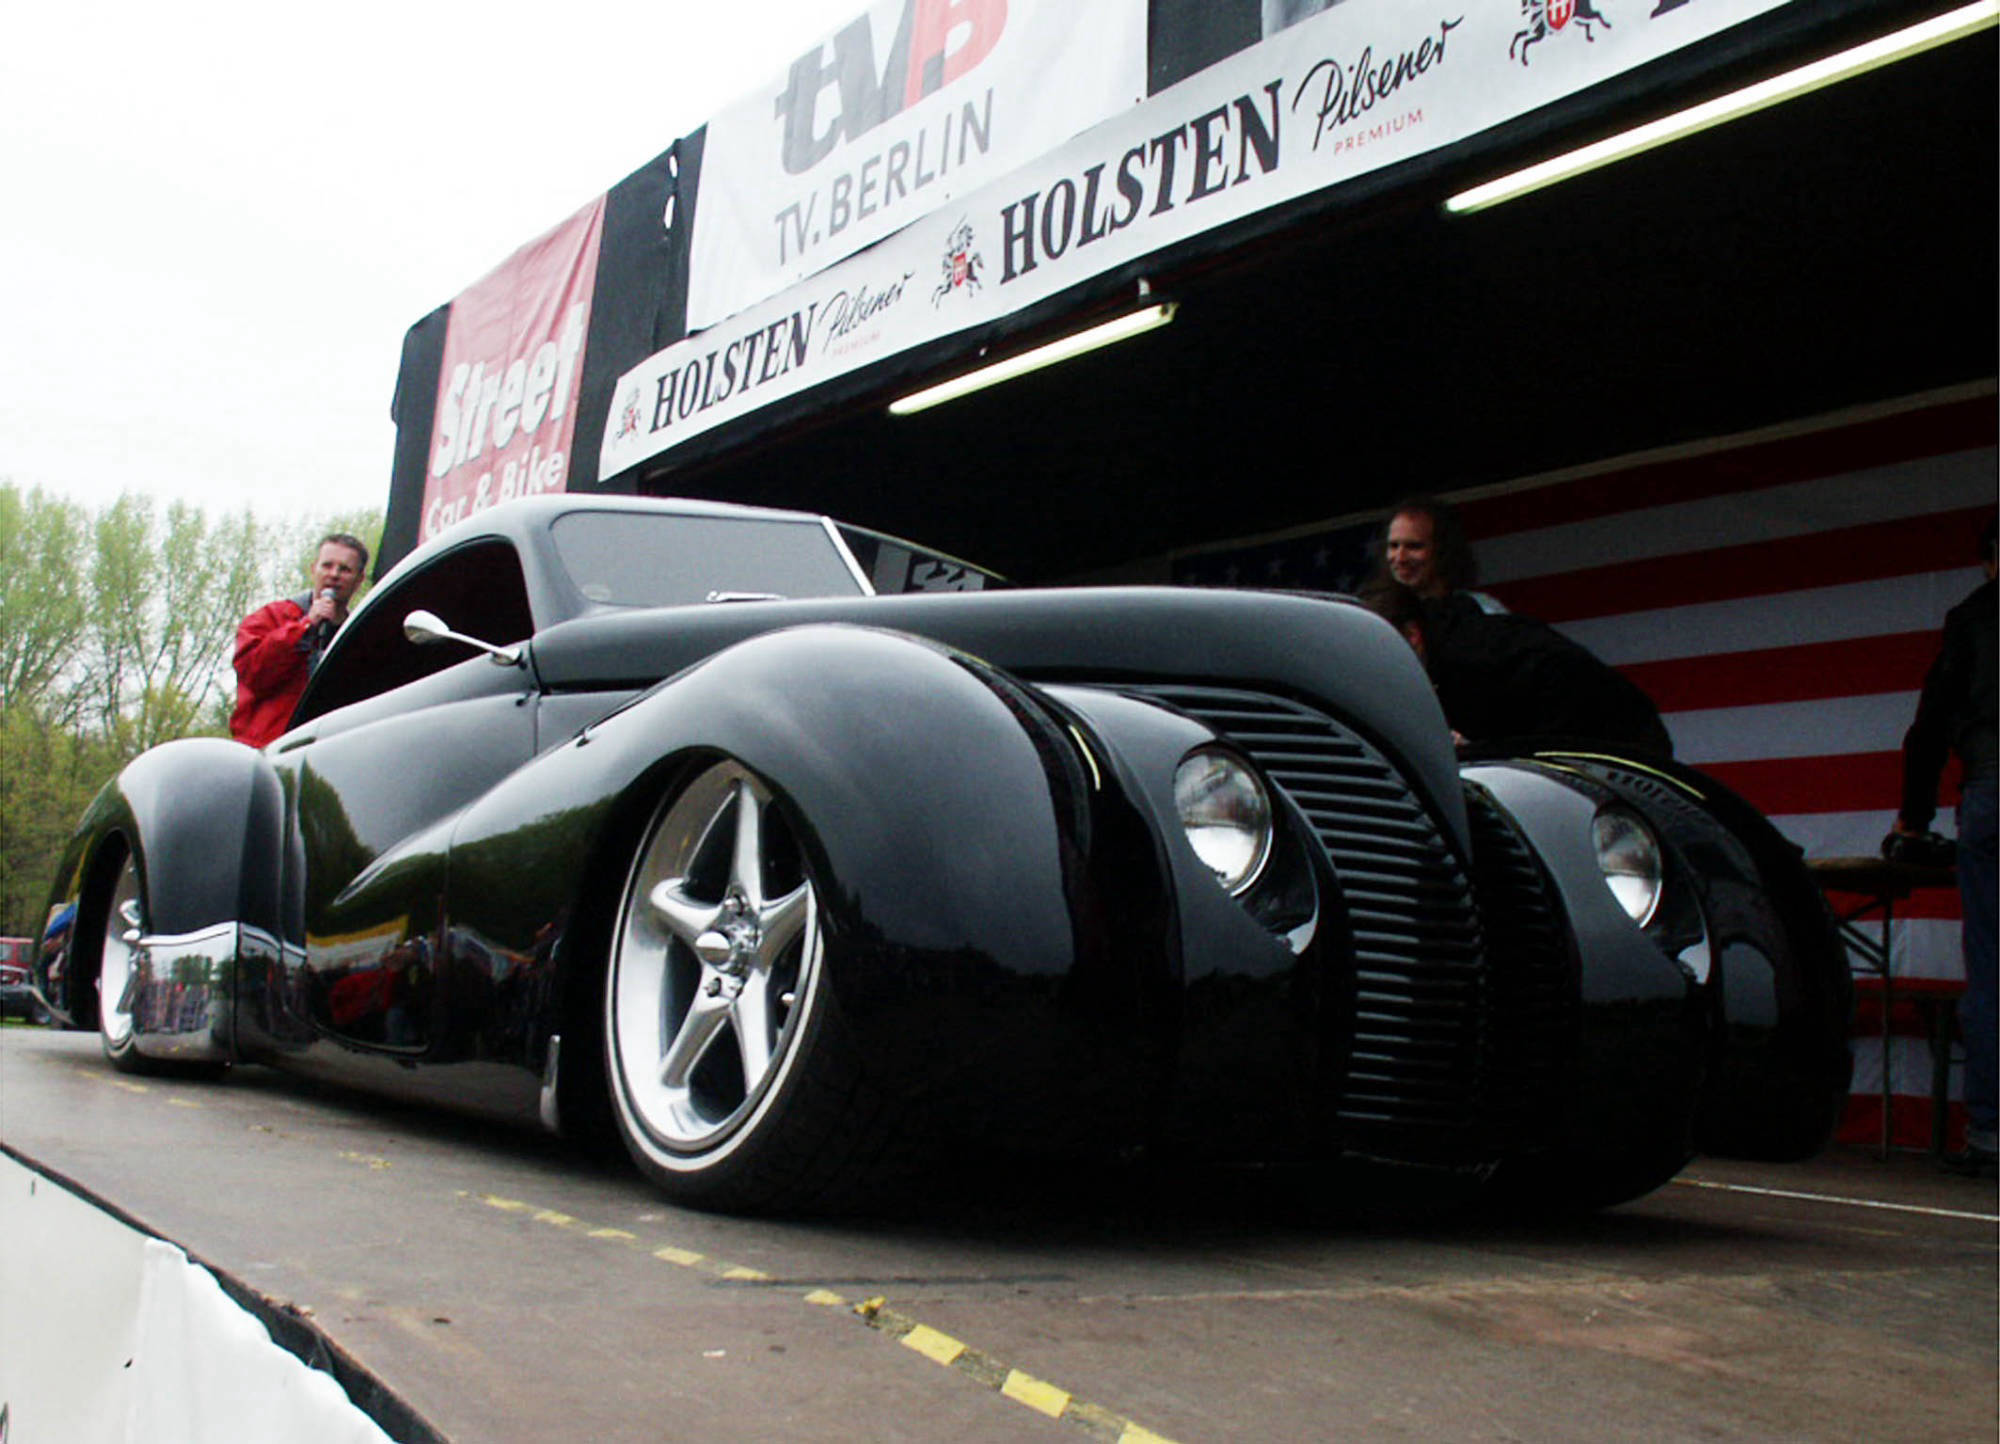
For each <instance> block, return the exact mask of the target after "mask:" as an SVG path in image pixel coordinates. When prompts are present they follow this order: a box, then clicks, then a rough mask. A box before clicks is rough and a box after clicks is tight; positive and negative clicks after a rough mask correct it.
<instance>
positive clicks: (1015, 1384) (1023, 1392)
mask: <svg viewBox="0 0 2000 1444" xmlns="http://www.w3.org/2000/svg"><path fill="white" fill-rule="evenodd" d="M1000 1392H1001V1393H1003V1394H1005V1395H1006V1396H1007V1397H1008V1398H1010V1399H1012V1400H1014V1401H1015V1402H1016V1403H1020V1404H1026V1405H1027V1406H1028V1407H1029V1408H1030V1409H1033V1410H1034V1411H1035V1412H1036V1413H1037V1414H1046V1415H1048V1416H1049V1417H1050V1418H1051V1419H1060V1418H1062V1411H1063V1410H1065V1409H1067V1408H1068V1407H1069V1390H1067V1389H1058V1388H1057V1387H1056V1386H1055V1385H1054V1384H1049V1383H1045V1382H1043V1381H1042V1380H1040V1379H1037V1378H1036V1377H1035V1376H1034V1375H1033V1374H1024V1373H1022V1372H1021V1371H1020V1370H1019V1369H1014V1370H1011V1371H1009V1373H1008V1375H1007V1382H1006V1383H1004V1384H1002V1385H1001V1386H1000Z"/></svg>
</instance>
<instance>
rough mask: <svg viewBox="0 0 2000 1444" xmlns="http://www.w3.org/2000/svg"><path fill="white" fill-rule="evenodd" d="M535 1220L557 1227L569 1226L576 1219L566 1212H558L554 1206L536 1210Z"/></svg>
mask: <svg viewBox="0 0 2000 1444" xmlns="http://www.w3.org/2000/svg"><path fill="white" fill-rule="evenodd" d="M535 1222H536V1223H546V1224H550V1225H553V1226H554V1227H556V1228H568V1227H569V1226H570V1225H571V1224H573V1223H575V1222H576V1220H575V1219H573V1218H571V1217H570V1216H569V1215H568V1214H566V1213H557V1212H556V1211H555V1210H554V1209H552V1208H538V1209H536V1210H535Z"/></svg>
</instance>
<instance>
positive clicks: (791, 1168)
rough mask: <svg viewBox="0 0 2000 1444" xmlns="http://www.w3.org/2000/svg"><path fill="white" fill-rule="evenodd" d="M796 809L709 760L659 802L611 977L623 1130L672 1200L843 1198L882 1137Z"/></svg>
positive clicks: (608, 1033)
mask: <svg viewBox="0 0 2000 1444" xmlns="http://www.w3.org/2000/svg"><path fill="white" fill-rule="evenodd" d="M801 841H802V835H801V832H800V830H799V826H798V824H797V822H796V821H795V820H794V819H793V818H791V817H790V816H789V815H788V814H787V811H786V809H785V808H784V807H783V806H782V805H780V804H779V802H778V801H777V798H776V796H775V794H774V792H773V790H772V789H771V787H770V786H769V785H768V784H767V783H766V782H765V781H764V780H763V779H761V778H759V777H758V776H757V775H756V774H754V773H752V772H750V771H749V770H748V769H747V768H744V767H742V766H741V765H739V764H737V763H735V762H733V761H729V760H726V759H724V760H717V761H714V762H712V763H710V764H709V765H707V766H705V767H702V768H701V769H699V770H698V771H697V772H696V773H695V774H694V775H693V776H692V777H691V778H690V779H689V780H687V781H686V783H685V785H683V786H681V787H679V788H678V789H677V790H676V791H675V792H673V793H672V794H671V795H669V796H668V797H667V798H666V799H665V800H664V801H663V802H662V803H661V805H660V806H659V807H658V808H657V809H656V810H655V812H654V813H653V816H652V818H651V820H650V822H649V823H648V824H647V826H646V827H645V829H644V831H643V833H642V834H641V837H640V841H639V843H638V846H637V848H636V850H635V852H634V856H633V861H632V867H631V871H630V873H629V875H628V877H627V881H626V885H625V888H624V892H623V895H622V897H621V899H620V901H619V905H618V911H617V917H616V921H615V924H614V928H613V931H612V935H611V941H610V957H609V962H608V966H607V967H606V969H605V979H604V1014H603V1017H604V1039H605V1062H606V1073H607V1078H608V1082H609V1091H610V1094H611V1102H612V1110H613V1113H614V1116H615V1121H616V1124H617V1127H618V1131H619V1133H620V1135H621V1136H622V1138H623V1140H624V1143H625V1146H626V1148H627V1150H628V1151H629V1152H630V1153H631V1155H632V1157H633V1159H634V1161H635V1162H636V1163H637V1164H638V1166H639V1168H640V1170H641V1171H642V1172H643V1173H645V1175H646V1176H647V1177H648V1178H649V1179H651V1180H652V1182H653V1183H654V1184H655V1185H657V1186H658V1187H659V1188H660V1189H661V1190H662V1191H663V1192H665V1193H666V1194H668V1195H669V1196H670V1197H672V1198H674V1199H675V1200H676V1201H678V1202H682V1203H688V1204H693V1205H696V1206H699V1207H704V1208H716V1209H731V1210H748V1211H777V1210H784V1211H793V1210H816V1209H825V1208H830V1207H842V1208H845V1207H851V1206H853V1205H854V1204H856V1203H857V1202H859V1201H861V1200H862V1199H864V1198H865V1196H866V1191H867V1186H868V1179H869V1177H870V1176H871V1171H872V1163H873V1160H874V1158H875V1156H876V1155H877V1154H878V1153H879V1152H880V1148H881V1144H882V1142H883V1141H884V1140H885V1139H886V1137H887V1134H888V1110H887V1109H886V1108H885V1107H883V1106H882V1105H881V1102H880V1100H879V1099H876V1098H873V1097H871V1092H870V1090H869V1089H868V1087H867V1086H866V1082H865V1080H864V1078H863V1076H862V1072H861V1069H860V1067H859V1062H858V1056H857V1053H858V1050H856V1049H855V1048H854V1046H853V1044H852V1042H851V1041H850V1039H849V1036H848V1032H847V1029H846V1027H845V1026H844V1024H843V1022H842V1019H841V1017H840V1012H839V1008H838V1005H837V1001H836V999H835V998H834V996H833V990H832V988H831V987H830V986H829V985H828V983H827V972H828V966H827V946H826V943H827V937H826V928H825V926H824V922H825V918H824V913H823V909H822V906H821V902H820V897H821V889H820V888H819V887H818V886H817V885H816V884H815V880H814V879H813V878H812V877H811V875H810V873H809V871H808V868H807V864H806V862H805V856H804V854H805V849H804V848H803V847H802V846H801V845H800V844H801Z"/></svg>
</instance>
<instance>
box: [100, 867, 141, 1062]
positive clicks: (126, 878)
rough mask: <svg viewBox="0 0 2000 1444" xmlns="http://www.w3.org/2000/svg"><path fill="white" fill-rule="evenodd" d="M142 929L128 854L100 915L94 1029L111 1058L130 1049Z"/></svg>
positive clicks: (135, 873) (138, 894) (136, 877)
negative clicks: (101, 935) (101, 928)
mask: <svg viewBox="0 0 2000 1444" xmlns="http://www.w3.org/2000/svg"><path fill="white" fill-rule="evenodd" d="M145 928H146V916H145V903H144V901H143V899H142V895H141V892H140V887H139V864H138V861H137V860H136V859H135V858H134V857H133V856H132V854H131V853H129V852H128V853H126V854H125V862H124V864H123V865H122V866H121V867H120V868H119V870H118V882H117V885H116V886H115V887H114V888H113V889H112V892H111V905H110V907H109V908H108V909H107V910H106V912H105V916H104V948H103V952H102V953H101V954H100V955H99V964H98V969H97V1028H98V1031H99V1032H100V1033H101V1034H102V1035H103V1037H104V1048H105V1051H106V1052H107V1053H109V1054H110V1055H111V1056H112V1057H113V1058H114V1059H115V1058H117V1057H119V1056H120V1055H121V1054H123V1053H125V1052H127V1051H128V1050H130V1048H131V1046H132V991H133V984H134V982H135V981H136V980H137V978H138V959H137V957H136V953H137V949H138V940H139V937H140V935H141V934H142V933H144V931H145Z"/></svg>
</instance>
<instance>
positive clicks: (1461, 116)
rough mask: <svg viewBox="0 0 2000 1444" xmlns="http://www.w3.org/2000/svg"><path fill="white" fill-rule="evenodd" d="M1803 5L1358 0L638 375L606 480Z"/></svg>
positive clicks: (614, 429) (672, 350) (1161, 97)
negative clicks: (844, 379)
mask: <svg viewBox="0 0 2000 1444" xmlns="http://www.w3.org/2000/svg"><path fill="white" fill-rule="evenodd" d="M1786 3H1789V0H1624V3H1620V0H1596V3H1595V4H1594V5H1584V4H1581V3H1579V4H1578V5H1576V6H1575V7H1573V8H1572V7H1569V6H1567V5H1554V4H1550V5H1544V4H1542V3H1541V0H1535V3H1534V4H1532V5H1530V6H1527V7H1526V8H1522V7H1517V6H1513V5H1497V4H1488V5H1482V6H1478V7H1474V6H1470V5H1466V4H1464V3H1463V0H1446V3H1428V4H1426V3H1416V0H1345V3H1343V4H1340V5H1338V6H1336V7H1335V8H1333V9H1330V10H1326V11H1324V12H1322V13H1320V14H1318V15H1314V16H1312V17H1310V18H1308V19H1306V20H1304V21H1302V22H1300V23H1299V24H1296V25H1294V26H1291V27H1290V28H1288V29H1284V30H1281V31H1279V32H1277V33H1276V34H1274V35H1272V36H1271V37H1270V38H1268V39H1266V40H1264V41H1263V42H1262V43H1260V44H1257V45H1254V46H1252V47H1250V48H1249V49H1246V50H1243V51H1240V52H1238V53H1237V54H1235V55H1233V56H1230V57H1229V58H1228V59H1226V60H1224V61H1222V62H1220V63H1218V64H1216V65H1213V66H1210V67H1209V68H1207V69H1205V70H1202V71H1199V72H1197V73H1196V74H1195V75H1193V76H1190V77H1189V78H1188V79H1187V80H1185V81H1183V82H1181V83H1180V84H1179V85H1176V86H1174V87H1173V88H1171V89H1169V90H1165V91H1162V92H1161V93H1160V94H1158V95H1156V96H1154V97H1153V98H1152V99H1151V100H1149V101H1147V102H1146V103H1144V104H1143V105H1139V106H1136V107H1134V108H1132V109H1130V110H1128V111H1125V112H1123V113H1122V114H1120V115H1117V116H1115V117H1113V118H1112V119H1110V120H1107V121H1105V122H1103V123H1102V124H1100V125H1098V126H1097V127H1095V128H1094V129H1092V130H1090V131H1087V132H1085V133H1084V134H1082V135H1080V136H1077V137H1075V138H1074V139H1072V140H1070V141H1069V142H1068V143H1066V144H1064V145H1062V146H1061V147H1059V148H1058V149H1056V150H1054V151H1052V152H1050V153H1048V154H1046V155H1043V156H1041V157H1040V158H1038V159H1036V160H1035V161H1033V162H1032V163H1030V164H1028V165H1025V166H1022V167H1020V168H1018V169H1016V170H1014V171H1013V172H1011V173H1010V174H1008V175H1007V176H1005V177H1003V178H1001V179H999V180H997V181H994V182H992V183H990V184H988V185H985V186H983V187H981V188H980V189H979V190H977V191H976V192H974V193H972V194H969V195H967V196H965V197H964V199H963V200H962V201H961V202H959V203H957V204H954V205H951V206H949V207H947V208H946V209H944V210H942V211H937V212H933V213H931V214H929V215H927V216H925V217H923V218H922V219H920V220H917V221H915V222H913V223H912V224H911V225H909V226H907V227H906V228H905V229H903V230H902V231H900V232H898V233H897V234H896V235H894V236H892V237H890V238H889V239H887V240H885V241H883V242H882V243H881V244H879V245H876V246H874V247H873V248H871V249H869V250H867V251H865V252H863V253H861V254H859V255H857V256H854V257H852V258H851V259H849V260H847V261H844V262H842V263H841V264H840V265H838V266H835V267H833V268H831V269H829V270H827V271H825V272H822V273H820V274H819V275H817V276H815V277H813V278H812V279H811V280H809V281H807V282H806V283H804V284H802V285H798V286H795V287H793V288H792V289H790V290H788V291H786V292H784V293H783V294H781V295H778V296H776V297H773V298H772V299H770V300H768V301H765V302H763V303H762V304H760V305H757V306H755V307H752V308H751V309H750V310H748V311H745V312H744V313H742V314H740V315H737V316H733V317H731V318H730V319H729V320H728V321H727V322H725V323H723V324H720V325H717V326H714V327H713V328H711V329H709V330H708V331H705V332H703V333H702V334H699V335H695V336H691V337H689V338H688V339H687V340H685V341H682V342H680V343H678V344H677V345H674V346H672V347H669V348H668V349H667V350H665V351H662V352H660V353H659V354H658V355H656V356H654V357H652V358H651V359H650V360H648V361H646V362H645V363H643V364H642V365H640V366H638V367H636V368H634V369H633V370H631V371H629V372H627V373H626V374H625V375H624V376H623V377H621V378H620V380H619V382H618V385H617V386H616V387H615V388H614V389H613V392H612V411H611V416H610V418H609V423H608V425H607V426H606V428H605V433H604V446H603V450H602V453H601V470H600V473H599V474H600V475H601V476H606V477H608V476H611V475H613V474H614V473H616V472H618V471H621V470H623V469H625V468H627V467H631V466H634V465H636V464H638V463H640V462H643V461H645V460H647V459H648V458H650V457H653V456H657V455H659V454H660V453H662V452H665V451H667V450H669V449H670V448H672V447H674V446H676V445H679V444H680V443H682V442H684V441H686V440H688V439H690V438H692V437H694V436H698V435H700V434H701V433H702V432H705V431H708V430H710V429H712V428H714V427H716V426H720V425H722V424H724V423H725V422H728V421H731V420H734V419H736V418H738V417H741V416H744V415H746V414H748V413H750V412H752V411H754V410H755V409H757V408H758V407H760V406H763V405H765V404H768V403H770V402H773V401H776V400H778V399H780V398H782V397H785V396H790V395H793V394H796V393H798V392H800V391H804V390H806V389H808V388H810V387H812V386H816V385H818V384H820V383H822V382H824V381H827V380H829V379H831V378H833V377H836V376H840V375H843V374H845V373H847V372H850V371H854V370H856V369H858V368H860V367H863V366H866V365H869V364H871V363H874V362H878V361H881V360H884V359H886V358H888V357H891V356H894V355H896V354H898V353H899V352H902V351H905V350H908V349H910V348H912V347H915V346H918V345H921V344H924V343H926V342H930V341H935V340H937V339H939V338H941V337H945V336H948V335H951V334H952V333H954V332H957V331H961V330H965V329H968V328H971V327H975V326H981V325H986V324H990V323H992V322H994V321H997V320H999V319H1000V318H1002V317H1004V316H1007V315H1010V314H1012V313H1014V312H1016V311H1019V310H1021V309H1023V308H1024V307H1026V306H1029V305H1031V304H1033V303H1034V302H1036V301H1039V300H1042V299H1044V298H1045V297H1048V296H1052V295H1054V294H1056V293H1057V292H1059V291H1062V290H1065V289H1067V288H1068V287H1071V286H1074V285H1076V284H1078V283H1079V282H1082V281H1085V280H1088V279H1089V278H1090V277H1092V276H1095V275H1099V274H1102V273H1104V272H1106V271H1110V270H1113V269H1115V268H1117V267H1119V266H1121V265H1124V264H1126V263H1129V262H1132V261H1135V260H1139V259H1141V258H1143V257H1145V256H1148V255H1150V254H1153V253H1154V252H1157V251H1159V250H1162V249H1163V248H1165V247H1168V246H1171V245H1173V244H1174V243H1176V242H1179V241H1183V240H1186V239H1187V238H1189V237H1191V236H1195V235H1198V234H1200V233H1202V232H1204V231H1207V230H1212V229H1214V228H1216V227H1218V226H1221V225H1224V224H1227V223H1228V222H1231V221H1234V220H1237V219H1240V218H1242V217H1244V216H1247V215H1251V214H1254V213H1256V212H1258V211H1261V210H1264V209H1267V208H1269V207H1272V206H1275V205H1279V204H1281V203H1283V202H1286V201H1290V200H1294V199H1297V198H1298V197H1300V196H1304V195H1308V194H1311V193H1313V192H1315V191H1319V190H1323V189H1325V188H1327V187H1330V186H1335V185H1338V184H1340V183H1341V182H1343V181H1346V180H1351V179H1353V178H1355V177H1357V176H1361V175H1365V174H1367V173H1369V172H1371V171H1374V170H1378V169H1381V168H1382V167H1385V166H1389V165H1393V164H1395V163H1396V162H1398V161H1404V160H1408V159H1410V158H1412V157H1414V156H1418V155H1422V154H1424V153H1425V152H1428V151H1431V150H1436V149H1438V148H1440V147H1443V146H1446V145H1450V144H1453V143H1455V142H1457V141H1461V140H1464V139H1466V138H1467V137H1468V136H1472V135H1475V134H1477V133H1479V132H1480V131H1483V130H1487V129H1490V128H1492V127H1494V126H1496V125H1499V124H1501V123H1503V122H1505V121H1507V120H1510V119H1512V118H1514V117H1516V116H1519V115H1523V114H1526V113H1527V112H1529V111H1531V110H1534V109H1536V108H1538V107H1540V106H1543V105H1546V104H1548V103H1550V102H1551V101H1555V100H1559V99H1561V98H1562V97H1564V96H1566V95H1570V94H1573V93H1575V92H1577V91H1580V90H1583V89H1585V88H1586V87H1588V86H1592V85H1595V84H1598V83H1599V82H1601V81H1603V80H1606V79H1608V78H1610V77H1612V76H1616V75H1618V74H1620V73H1622V72H1624V71H1627V70H1630V69H1632V68H1634V67H1636V66H1639V65H1643V64H1645V63H1646V62H1648V61H1651V60H1655V59H1658V58H1660V57H1661V56H1663V55H1667V54H1670V53H1671V52H1673V51H1675V50H1677V49H1679V48H1681V47H1683V46H1687V45H1691V44H1693V43H1695V42H1696V41H1699V40H1702V39H1705V38H1706V37H1708V36H1710V35H1713V34H1715V33H1716V32H1718V31H1720V30H1723V29H1726V28H1727V27H1729V26H1732V25H1735V24H1738V23H1740V22H1742V21H1744V20H1746V19H1749V18H1750V17H1752V16H1755V15H1759V14H1762V13H1765V12H1767V11H1771V10H1774V9H1777V8H1779V7H1780V6H1781V5H1783V4H1786ZM1079 8H1087V7H1079ZM706 190H707V182H706V180H705V179H704V182H703V192H704V194H703V197H702V199H701V201H700V204H701V205H703V206H706V205H707V203H708V201H707V196H706Z"/></svg>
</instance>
